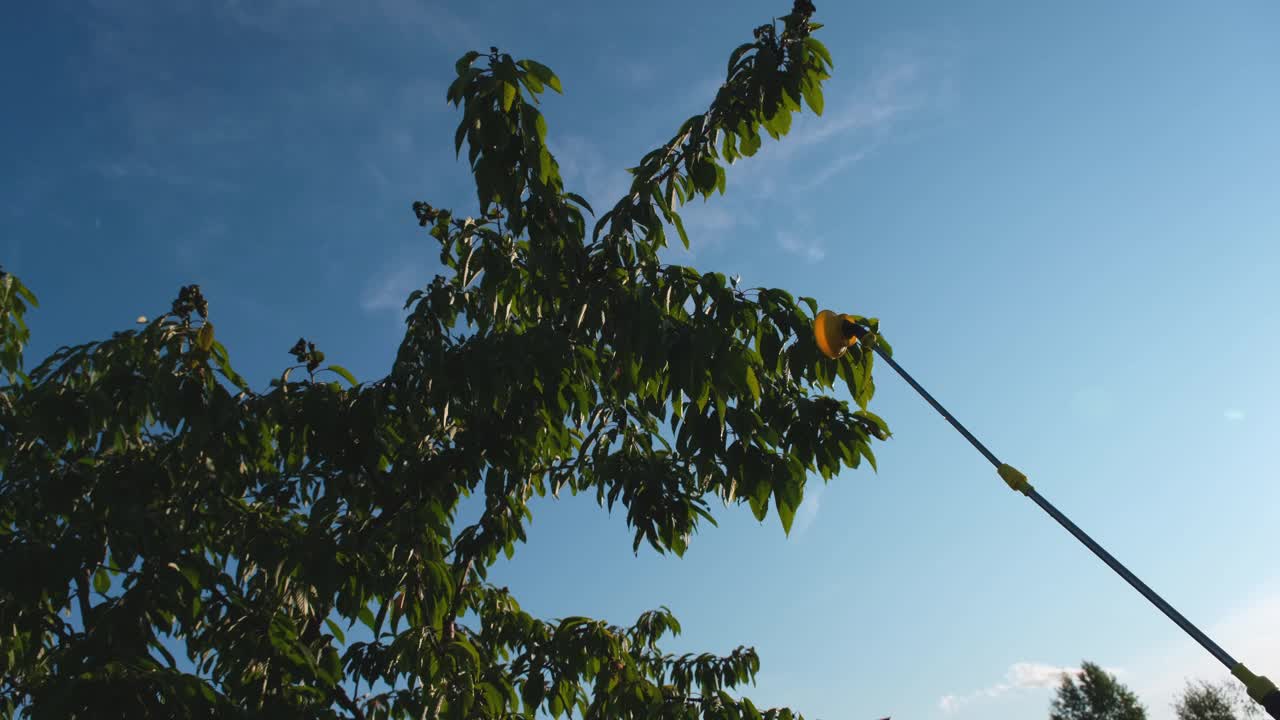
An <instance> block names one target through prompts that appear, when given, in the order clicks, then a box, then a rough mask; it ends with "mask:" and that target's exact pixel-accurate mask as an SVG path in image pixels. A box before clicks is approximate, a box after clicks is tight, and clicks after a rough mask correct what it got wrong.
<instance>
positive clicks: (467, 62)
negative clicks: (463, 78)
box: [453, 50, 480, 75]
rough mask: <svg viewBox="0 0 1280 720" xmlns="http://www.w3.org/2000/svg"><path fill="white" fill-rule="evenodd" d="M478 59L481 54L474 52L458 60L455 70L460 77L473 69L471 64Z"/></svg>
mask: <svg viewBox="0 0 1280 720" xmlns="http://www.w3.org/2000/svg"><path fill="white" fill-rule="evenodd" d="M478 57H480V53H478V52H476V51H475V50H472V51H470V52H468V53H467V54H465V55H463V56H462V57H460V58H458V62H457V63H455V64H454V66H453V69H454V70H456V71H457V73H458V74H459V75H463V74H465V73H466V72H467V69H468V68H470V67H471V63H473V62H475V61H476V58H478Z"/></svg>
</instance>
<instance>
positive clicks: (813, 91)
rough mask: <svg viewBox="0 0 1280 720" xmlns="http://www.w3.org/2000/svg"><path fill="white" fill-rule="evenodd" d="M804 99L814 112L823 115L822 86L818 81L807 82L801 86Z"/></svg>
mask: <svg viewBox="0 0 1280 720" xmlns="http://www.w3.org/2000/svg"><path fill="white" fill-rule="evenodd" d="M800 92H801V93H803V94H804V101H805V102H806V103H808V104H809V107H810V109H812V110H813V112H814V114H816V115H822V86H821V85H819V84H818V83H816V82H806V83H804V84H803V85H801V86H800Z"/></svg>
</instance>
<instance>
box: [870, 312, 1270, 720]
mask: <svg viewBox="0 0 1280 720" xmlns="http://www.w3.org/2000/svg"><path fill="white" fill-rule="evenodd" d="M848 325H852V323H848ZM858 331H861V332H858ZM866 333H867V329H866V328H861V327H858V328H856V330H855V329H853V328H848V327H846V334H847V336H849V337H853V336H854V335H855V334H856V335H857V337H858V338H859V339H860V338H862V337H863V336H864V335H865V334H866ZM873 347H874V348H875V351H876V354H877V355H879V356H880V359H882V360H884V361H885V362H886V363H888V364H889V367H891V368H893V369H894V370H896V371H897V373H898V374H899V375H901V376H902V379H903V380H906V381H907V384H908V385H910V386H911V387H912V388H915V391H916V392H918V393H920V397H922V398H924V399H925V401H927V402H928V403H929V404H930V405H932V406H933V409H934V410H937V411H938V414H940V415H942V417H943V418H945V419H946V421H947V422H949V423H951V426H952V427H954V428H955V429H956V430H958V431H959V432H960V434H961V435H963V436H964V438H965V439H966V440H968V441H969V443H970V444H971V445H973V446H974V447H975V448H977V450H978V452H980V453H982V456H983V457H985V458H986V459H987V460H988V461H989V462H990V463H991V464H992V465H993V466H994V467H995V468H996V470H997V471H999V470H1000V469H1001V467H1002V466H1003V463H1001V462H1000V460H999V458H997V457H996V456H995V454H994V453H992V452H991V451H990V450H988V449H987V446H986V445H983V444H982V441H980V440H978V438H976V437H974V435H973V433H971V432H969V430H968V428H966V427H965V426H964V425H962V424H961V423H960V421H959V420H957V419H956V418H955V416H954V415H952V414H951V413H950V412H948V411H947V409H946V408H945V407H943V406H942V403H940V402H938V401H937V400H935V399H934V397H933V396H932V395H930V394H929V391H928V390H925V389H924V387H922V386H921V385H920V383H918V382H916V379H915V378H913V377H911V375H910V373H908V372H907V371H906V370H903V369H902V366H901V365H899V364H898V363H897V362H896V361H895V360H894V359H893V358H892V357H890V356H889V354H888V353H886V352H885V351H884V349H883V348H881V347H880V346H879V345H873ZM1004 467H1005V468H1006V469H1008V466H1004ZM1001 474H1002V476H1003V473H1001ZM1020 475H1021V473H1019V476H1020ZM1022 482H1023V483H1024V484H1023V485H1022V486H1021V487H1018V488H1015V489H1019V490H1020V491H1021V492H1022V493H1024V494H1025V495H1026V496H1027V497H1029V498H1031V499H1032V500H1033V501H1035V503H1036V505H1039V506H1040V509H1041V510H1044V511H1045V512H1046V513H1048V514H1049V517H1051V518H1053V519H1054V520H1056V521H1057V523H1058V524H1059V525H1061V526H1062V527H1064V528H1066V530H1067V532H1069V533H1071V534H1072V535H1074V536H1075V538H1076V539H1077V540H1079V541H1080V542H1081V543H1083V544H1084V546H1085V547H1087V548H1089V550H1090V551H1092V552H1093V554H1094V555H1097V556H1098V558H1099V559H1101V560H1102V562H1104V563H1106V564H1107V566H1108V567H1110V568H1111V569H1112V570H1114V571H1115V572H1116V574H1118V575H1119V576H1120V577H1122V578H1124V579H1125V582H1128V583H1129V584H1130V585H1131V586H1133V588H1134V589H1135V590H1137V591H1138V592H1139V593H1141V594H1142V596H1143V597H1145V598H1146V599H1147V600H1149V601H1150V602H1151V604H1152V605H1155V606H1156V608H1158V609H1159V610H1160V612H1162V613H1164V614H1165V616H1166V617H1168V618H1169V619H1170V620H1172V621H1173V622H1174V623H1175V624H1176V625H1177V626H1178V627H1180V628H1182V630H1183V632H1185V633H1187V634H1188V635H1190V636H1191V637H1192V638H1193V639H1195V641H1196V642H1198V643H1200V645H1201V646H1202V647H1203V648H1204V649H1205V650H1208V651H1209V653H1210V654H1211V655H1213V656H1214V657H1215V658H1217V660H1218V661H1219V662H1221V663H1222V664H1223V665H1225V666H1226V667H1227V669H1228V670H1230V671H1231V674H1232V675H1235V676H1236V678H1238V679H1239V680H1240V681H1241V682H1243V683H1244V684H1245V686H1246V687H1247V688H1248V690H1249V696H1250V697H1251V698H1253V699H1254V700H1255V701H1256V702H1257V703H1258V704H1259V705H1262V706H1263V707H1264V708H1266V710H1267V713H1268V714H1270V715H1271V716H1272V717H1273V718H1278V719H1280V690H1277V689H1276V687H1275V685H1274V684H1273V683H1272V682H1271V681H1270V680H1268V679H1266V678H1265V677H1259V676H1256V675H1254V674H1253V673H1251V672H1250V671H1249V670H1248V669H1247V668H1245V666H1244V665H1243V664H1241V663H1238V662H1236V660H1235V658H1233V657H1231V655H1230V654H1229V653H1228V652H1227V651H1226V650H1223V649H1222V647H1221V646H1220V645H1218V644H1217V643H1216V642H1214V641H1213V640H1212V639H1210V638H1209V636H1208V635H1205V634H1204V633H1203V632H1201V631H1200V628H1198V627H1196V626H1195V625H1193V624H1192V623H1191V621H1190V620H1187V619H1186V618H1185V617H1183V615H1182V613H1180V612H1178V611H1177V610H1175V609H1174V608H1173V606H1172V605H1170V604H1169V603H1167V602H1165V600H1164V598H1162V597H1160V595H1158V594H1157V593H1156V591H1154V590H1152V589H1151V588H1150V587H1149V586H1148V585H1147V584H1146V583H1144V582H1142V580H1140V579H1138V576H1137V575H1134V574H1133V573H1132V572H1130V571H1129V568H1127V567H1125V566H1124V564H1123V563H1121V562H1120V561H1119V560H1117V559H1115V557H1114V556H1113V555H1112V554H1111V553H1109V552H1107V551H1106V549H1104V548H1103V547H1102V546H1101V545H1099V544H1098V543H1097V542H1096V541H1095V540H1094V539H1093V538H1091V537H1089V534H1088V533H1086V532H1085V531H1084V530H1081V529H1080V527H1079V526H1078V525H1076V524H1075V523H1074V522H1072V521H1071V519H1070V518H1068V517H1067V516H1066V515H1064V514H1063V513H1062V511H1061V510H1058V508H1056V507H1054V506H1053V503H1051V502H1049V501H1048V500H1046V499H1045V498H1044V496H1042V495H1041V494H1040V493H1039V492H1038V491H1037V490H1036V489H1035V488H1034V487H1031V485H1030V484H1029V483H1025V478H1022ZM1011 487H1013V485H1012V484H1011Z"/></svg>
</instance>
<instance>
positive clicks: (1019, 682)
mask: <svg viewBox="0 0 1280 720" xmlns="http://www.w3.org/2000/svg"><path fill="white" fill-rule="evenodd" d="M1112 672H1114V671H1112ZM1079 674H1080V668H1075V667H1070V668H1069V667H1059V666H1057V665H1048V664H1046V663H1040V662H1017V663H1014V664H1012V665H1010V666H1009V670H1008V671H1007V672H1006V673H1005V678H1004V680H1003V681H1002V682H998V683H995V684H993V685H990V686H988V687H985V688H982V689H980V690H975V691H973V692H969V693H964V694H962V695H943V696H942V697H941V698H939V700H938V708H939V709H941V710H942V711H943V712H945V713H948V714H950V713H954V712H956V711H958V710H960V709H961V708H963V707H964V706H966V705H969V704H971V703H974V702H977V701H981V700H994V699H996V698H999V697H1001V696H1004V695H1008V694H1009V693H1012V692H1016V691H1019V690H1034V689H1048V688H1054V687H1057V686H1058V684H1059V683H1061V682H1062V678H1063V677H1064V676H1066V675H1079Z"/></svg>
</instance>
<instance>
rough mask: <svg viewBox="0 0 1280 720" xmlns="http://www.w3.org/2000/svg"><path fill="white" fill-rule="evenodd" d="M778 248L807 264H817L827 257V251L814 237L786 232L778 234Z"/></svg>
mask: <svg viewBox="0 0 1280 720" xmlns="http://www.w3.org/2000/svg"><path fill="white" fill-rule="evenodd" d="M778 247H780V248H782V249H783V250H786V251H787V252H789V253H791V254H792V255H796V256H798V257H800V258H803V259H804V260H805V262H811V263H815V262H818V261H820V260H822V259H823V258H825V257H826V256H827V251H826V250H824V249H823V247H822V245H821V244H820V243H819V242H818V240H817V239H816V238H814V237H813V236H812V235H799V234H796V233H792V232H787V231H785V230H783V231H780V232H779V233H778Z"/></svg>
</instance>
